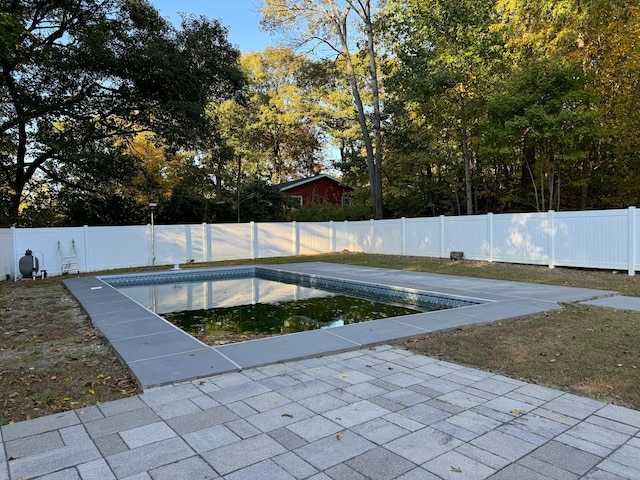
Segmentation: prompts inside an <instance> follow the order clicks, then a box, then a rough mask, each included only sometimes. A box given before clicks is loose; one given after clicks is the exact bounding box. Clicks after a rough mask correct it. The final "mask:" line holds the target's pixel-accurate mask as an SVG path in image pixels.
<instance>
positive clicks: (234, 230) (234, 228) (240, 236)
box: [207, 223, 253, 262]
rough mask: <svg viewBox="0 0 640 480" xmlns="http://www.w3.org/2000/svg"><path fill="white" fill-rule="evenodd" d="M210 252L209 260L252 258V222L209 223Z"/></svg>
mask: <svg viewBox="0 0 640 480" xmlns="http://www.w3.org/2000/svg"><path fill="white" fill-rule="evenodd" d="M208 227H209V238H210V240H209V253H208V254H207V258H208V261H212V262H215V261H218V260H237V259H242V258H251V257H252V251H251V245H252V243H251V242H252V240H251V239H252V235H253V230H252V224H250V223H225V224H216V225H208Z"/></svg>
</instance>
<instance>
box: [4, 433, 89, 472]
mask: <svg viewBox="0 0 640 480" xmlns="http://www.w3.org/2000/svg"><path fill="white" fill-rule="evenodd" d="M60 436H61V437H62V441H63V442H64V444H65V446H64V447H62V448H56V449H53V450H48V451H45V452H42V453H39V454H37V455H32V456H29V457H23V458H17V459H15V460H13V461H11V462H9V471H10V473H11V477H12V478H19V477H23V478H25V479H26V478H33V477H37V476H41V475H46V474H49V473H52V472H57V471H59V470H63V469H66V468H70V467H75V466H76V465H80V464H82V463H86V462H91V461H93V460H97V459H99V458H100V452H99V451H98V449H97V448H96V447H95V445H94V444H93V442H91V439H90V438H89V437H88V436H87V434H86V432H85V430H84V428H82V426H80V425H76V426H71V427H66V428H63V429H61V430H60Z"/></svg>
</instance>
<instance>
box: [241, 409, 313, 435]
mask: <svg viewBox="0 0 640 480" xmlns="http://www.w3.org/2000/svg"><path fill="white" fill-rule="evenodd" d="M312 415H313V412H311V411H310V410H307V409H306V408H304V407H303V406H302V405H299V404H297V403H290V404H288V405H284V406H282V407H278V408H274V409H272V410H269V411H266V412H263V413H258V414H256V415H251V416H250V417H246V418H245V420H246V421H247V422H249V423H250V424H252V425H253V426H254V427H256V428H258V429H260V430H262V431H263V432H269V431H271V430H275V429H277V428H282V427H286V426H289V425H291V424H293V423H295V422H299V421H300V420H304V419H305V418H308V417H310V416H312Z"/></svg>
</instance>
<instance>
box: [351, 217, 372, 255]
mask: <svg viewBox="0 0 640 480" xmlns="http://www.w3.org/2000/svg"><path fill="white" fill-rule="evenodd" d="M348 232H349V246H348V247H347V250H349V251H350V252H364V253H373V238H372V236H371V221H369V220H364V221H358V222H349V223H348Z"/></svg>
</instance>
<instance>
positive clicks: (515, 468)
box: [489, 463, 549, 480]
mask: <svg viewBox="0 0 640 480" xmlns="http://www.w3.org/2000/svg"><path fill="white" fill-rule="evenodd" d="M516 478H517V479H518V480H549V477H547V476H546V475H542V474H540V473H538V472H534V471H533V470H530V469H528V468H526V467H523V466H522V465H519V464H517V463H512V464H511V465H509V466H508V467H506V468H504V469H502V470H500V471H499V472H498V473H496V474H495V475H492V476H491V477H489V479H490V480H515V479H516Z"/></svg>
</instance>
